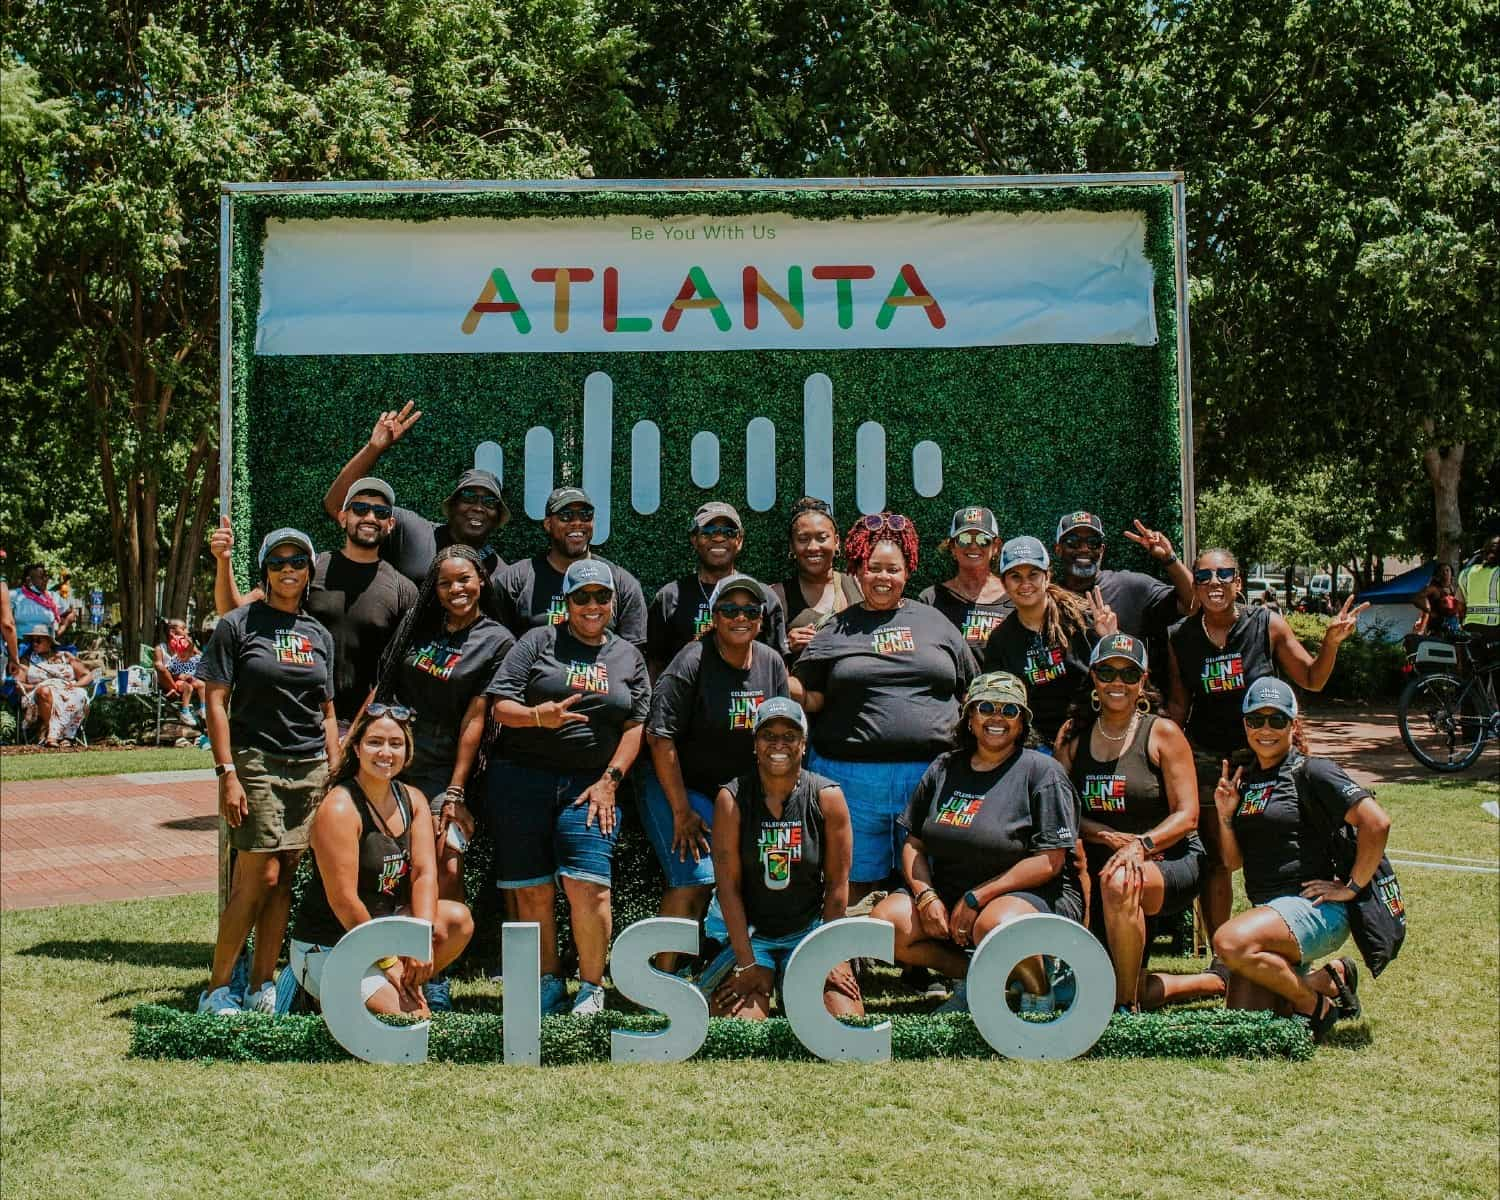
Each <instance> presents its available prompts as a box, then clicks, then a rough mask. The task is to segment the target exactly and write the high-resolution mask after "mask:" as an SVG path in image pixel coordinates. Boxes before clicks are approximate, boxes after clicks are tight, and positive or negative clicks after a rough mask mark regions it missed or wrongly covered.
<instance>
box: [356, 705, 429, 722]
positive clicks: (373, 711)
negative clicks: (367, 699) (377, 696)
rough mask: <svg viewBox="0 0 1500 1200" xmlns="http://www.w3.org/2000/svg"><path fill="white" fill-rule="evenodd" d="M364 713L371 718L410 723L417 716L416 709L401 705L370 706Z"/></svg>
mask: <svg viewBox="0 0 1500 1200" xmlns="http://www.w3.org/2000/svg"><path fill="white" fill-rule="evenodd" d="M365 712H366V713H367V714H368V715H369V716H372V717H390V718H391V719H392V720H393V721H410V720H413V719H414V718H415V717H416V715H417V711H416V709H414V708H407V707H406V706H405V705H403V704H372V705H370V706H369V707H368V708H366V709H365Z"/></svg>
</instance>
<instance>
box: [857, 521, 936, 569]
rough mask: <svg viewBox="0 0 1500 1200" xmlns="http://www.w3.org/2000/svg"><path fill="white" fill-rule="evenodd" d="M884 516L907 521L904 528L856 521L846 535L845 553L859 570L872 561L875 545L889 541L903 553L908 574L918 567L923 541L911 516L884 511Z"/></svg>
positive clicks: (902, 557) (902, 558) (902, 556)
mask: <svg viewBox="0 0 1500 1200" xmlns="http://www.w3.org/2000/svg"><path fill="white" fill-rule="evenodd" d="M879 515H880V516H882V517H902V519H903V520H905V522H906V526H905V528H903V529H899V530H897V529H889V528H886V529H874V530H872V529H870V528H869V527H868V526H866V525H865V523H864V522H863V521H857V522H855V525H854V528H853V529H851V530H850V531H849V532H848V533H847V534H845V535H844V553H845V554H846V555H847V556H848V558H849V563H850V565H851V566H853V567H854V569H855V570H859V569H860V568H861V567H863V566H864V565H865V563H867V562H869V561H870V555H871V554H873V553H874V552H875V547H876V546H878V545H880V543H881V542H889V543H890V544H891V545H893V546H895V547H896V549H897V550H898V551H900V553H901V561H902V562H904V563H905V564H906V571H907V574H911V573H912V572H914V571H915V570H916V569H917V554H918V551H919V549H920V547H921V542H920V540H919V539H918V537H917V527H916V524H915V523H914V522H913V521H912V519H911V518H910V517H907V516H904V515H903V514H901V513H890V512H883V513H881V514H879Z"/></svg>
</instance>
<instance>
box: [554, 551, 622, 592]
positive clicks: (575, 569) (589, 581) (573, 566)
mask: <svg viewBox="0 0 1500 1200" xmlns="http://www.w3.org/2000/svg"><path fill="white" fill-rule="evenodd" d="M586 587H606V588H608V589H609V590H610V591H614V590H615V574H614V572H613V571H611V570H610V569H609V568H608V567H607V566H605V565H604V564H603V563H602V562H600V561H599V560H598V559H597V558H580V559H578V560H577V561H576V562H573V563H569V564H568V571H567V574H565V575H564V576H563V584H562V590H563V595H564V596H571V595H572V594H573V593H574V592H576V591H577V590H578V589H579V588H586Z"/></svg>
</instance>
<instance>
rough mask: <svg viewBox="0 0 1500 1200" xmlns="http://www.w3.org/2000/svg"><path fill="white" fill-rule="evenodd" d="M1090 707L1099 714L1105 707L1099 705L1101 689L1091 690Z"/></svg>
mask: <svg viewBox="0 0 1500 1200" xmlns="http://www.w3.org/2000/svg"><path fill="white" fill-rule="evenodd" d="M1089 705H1090V706H1091V707H1092V708H1093V710H1094V711H1095V712H1098V711H1099V710H1100V708H1102V707H1103V705H1101V704H1100V703H1099V689H1098V688H1093V689H1091V690H1090V692H1089Z"/></svg>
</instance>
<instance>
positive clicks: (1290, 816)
mask: <svg viewBox="0 0 1500 1200" xmlns="http://www.w3.org/2000/svg"><path fill="white" fill-rule="evenodd" d="M1301 757H1302V756H1301V755H1300V754H1298V753H1297V751H1295V750H1293V751H1292V752H1291V753H1290V754H1288V755H1287V756H1286V757H1285V758H1284V759H1282V760H1281V762H1279V763H1277V764H1276V766H1274V767H1271V768H1269V769H1268V768H1264V767H1261V766H1260V765H1259V764H1258V763H1257V764H1256V765H1255V766H1253V767H1252V768H1250V769H1248V770H1247V771H1246V772H1245V777H1244V780H1243V781H1242V784H1241V787H1240V803H1239V807H1238V808H1236V809H1235V810H1234V816H1233V818H1231V820H1230V825H1231V826H1232V827H1233V829H1234V837H1235V841H1237V842H1238V843H1239V846H1240V857H1241V859H1242V860H1243V861H1244V866H1245V895H1247V896H1248V897H1249V898H1250V903H1251V904H1264V903H1266V901H1268V900H1274V899H1275V898H1276V897H1277V896H1300V895H1301V894H1302V885H1303V884H1305V883H1306V882H1307V881H1308V880H1310V879H1332V878H1333V870H1334V867H1333V850H1332V847H1331V845H1330V844H1329V840H1328V838H1327V836H1326V835H1325V833H1324V828H1325V827H1326V828H1328V829H1337V828H1338V827H1339V825H1340V824H1341V823H1342V822H1343V821H1344V819H1345V817H1346V816H1347V815H1348V812H1349V810H1350V809H1351V808H1353V807H1354V806H1355V805H1356V804H1358V803H1359V802H1360V801H1361V800H1368V799H1370V798H1371V797H1370V792H1369V791H1368V790H1367V789H1366V788H1365V787H1364V786H1363V785H1362V784H1358V783H1355V782H1354V780H1352V779H1350V778H1349V776H1348V775H1347V774H1346V773H1345V772H1344V769H1343V768H1342V767H1340V766H1339V765H1338V764H1337V763H1333V762H1330V761H1329V760H1328V759H1326V758H1309V759H1306V760H1305V762H1306V767H1305V768H1304V769H1305V770H1306V773H1307V785H1308V786H1307V793H1308V800H1309V802H1310V803H1313V804H1319V805H1321V806H1322V808H1323V814H1322V820H1321V821H1320V820H1319V819H1318V818H1317V817H1312V818H1309V817H1308V816H1307V815H1306V814H1305V813H1304V812H1303V811H1302V802H1301V799H1300V797H1299V796H1298V793H1297V776H1296V767H1297V763H1298V761H1299V760H1301Z"/></svg>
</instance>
